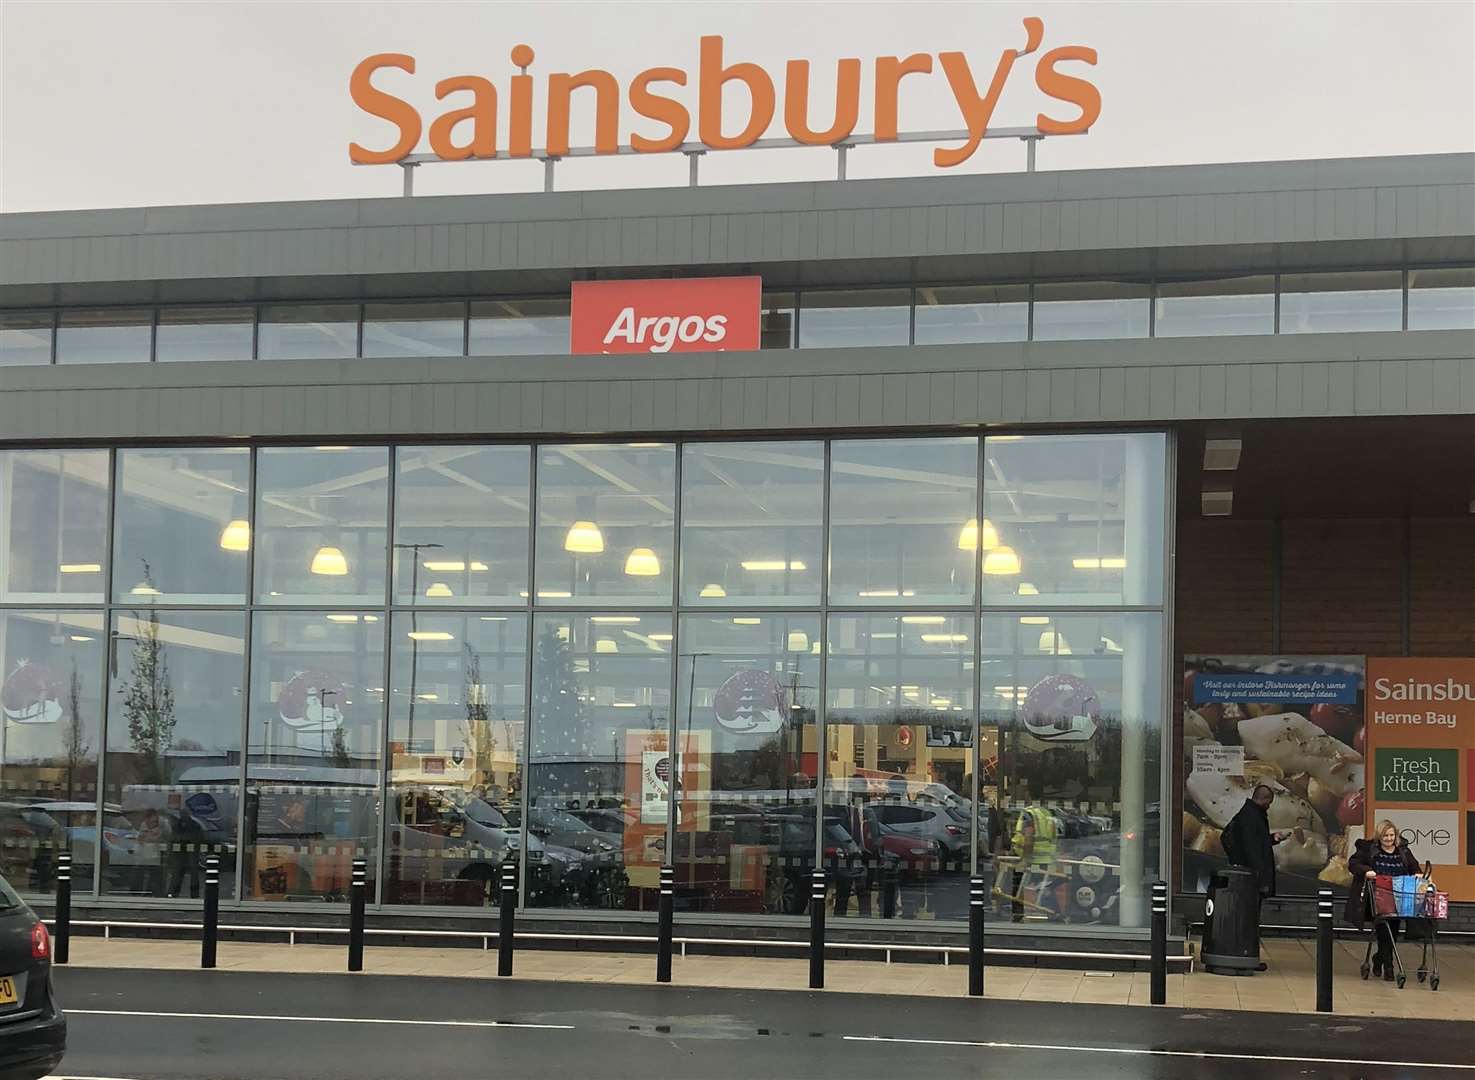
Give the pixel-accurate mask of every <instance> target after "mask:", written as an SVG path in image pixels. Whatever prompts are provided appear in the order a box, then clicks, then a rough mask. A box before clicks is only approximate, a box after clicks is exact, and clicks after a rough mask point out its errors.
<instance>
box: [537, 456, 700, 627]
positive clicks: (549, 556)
mask: <svg viewBox="0 0 1475 1080" xmlns="http://www.w3.org/2000/svg"><path fill="white" fill-rule="evenodd" d="M675 505H676V448H675V447H674V446H671V445H670V444H667V443H620V444H608V445H596V444H589V445H577V446H544V447H541V448H540V449H539V451H538V553H537V574H538V581H537V593H538V600H539V601H540V602H543V603H554V604H558V603H592V602H596V601H600V600H610V599H615V600H618V601H620V602H622V603H642V604H669V603H670V602H671V550H672V541H673V533H674V532H675V520H674V513H673V511H674V509H675Z"/></svg>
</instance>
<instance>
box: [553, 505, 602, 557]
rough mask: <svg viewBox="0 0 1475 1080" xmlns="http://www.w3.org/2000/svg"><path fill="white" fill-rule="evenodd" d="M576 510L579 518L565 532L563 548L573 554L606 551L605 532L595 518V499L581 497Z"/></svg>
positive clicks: (593, 553) (595, 553) (591, 553)
mask: <svg viewBox="0 0 1475 1080" xmlns="http://www.w3.org/2000/svg"><path fill="white" fill-rule="evenodd" d="M574 512H575V514H576V515H577V516H578V520H577V521H575V522H574V523H573V524H572V525H570V526H569V530H568V532H567V533H565V534H564V537H563V550H564V551H567V552H569V553H570V554H573V555H598V554H599V553H600V552H602V551H604V533H602V532H600V531H599V525H598V524H597V523H596V522H595V520H594V500H593V499H591V498H581V499H579V500H578V503H577V507H576V509H575V511H574Z"/></svg>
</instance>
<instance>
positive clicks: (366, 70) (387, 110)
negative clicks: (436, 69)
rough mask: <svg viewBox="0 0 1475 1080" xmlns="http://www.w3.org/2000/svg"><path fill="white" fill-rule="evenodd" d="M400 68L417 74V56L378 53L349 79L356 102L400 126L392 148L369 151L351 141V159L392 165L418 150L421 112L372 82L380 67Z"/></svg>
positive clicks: (355, 70)
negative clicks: (375, 86) (376, 87)
mask: <svg viewBox="0 0 1475 1080" xmlns="http://www.w3.org/2000/svg"><path fill="white" fill-rule="evenodd" d="M386 67H392V68H399V69H400V70H401V71H406V72H409V73H410V74H411V75H413V74H415V58H414V57H413V56H407V55H405V54H404V53H375V54H374V55H373V56H370V57H367V58H366V59H364V60H362V61H361V62H360V63H359V66H358V67H356V68H354V69H353V74H352V75H351V76H349V79H348V93H349V96H350V97H352V98H353V103H354V104H355V105H357V106H358V107H359V108H360V109H363V110H364V112H366V113H368V114H370V115H371V116H378V117H382V118H383V119H385V120H388V121H389V122H390V123H391V124H394V125H395V126H396V127H398V128H399V141H398V142H396V143H395V144H394V145H393V146H391V147H390V148H389V149H388V150H366V149H364V148H363V147H362V146H360V145H359V144H358V143H355V142H351V143H349V144H348V159H349V160H350V161H356V162H358V163H359V164H360V165H388V164H390V163H391V162H395V161H398V160H399V159H400V158H402V157H404V156H405V155H406V154H409V153H411V152H413V151H414V149H415V144H416V143H418V142H419V141H420V114H419V113H418V112H416V111H415V107H414V106H413V105H411V104H410V103H409V102H408V101H405V100H404V99H403V98H397V97H395V96H394V95H393V94H386V93H385V92H384V91H383V90H376V89H375V88H374V87H373V85H372V84H371V83H370V82H369V79H370V78H371V77H372V76H373V74H374V72H376V71H378V70H379V69H380V68H386Z"/></svg>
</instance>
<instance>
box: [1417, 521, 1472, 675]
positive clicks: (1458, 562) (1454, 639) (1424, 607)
mask: <svg viewBox="0 0 1475 1080" xmlns="http://www.w3.org/2000/svg"><path fill="white" fill-rule="evenodd" d="M1409 540H1410V543H1409V550H1410V553H1411V556H1412V562H1411V566H1410V570H1409V593H1410V613H1409V624H1410V625H1409V630H1410V635H1409V636H1410V638H1411V639H1412V640H1411V643H1410V644H1411V651H1412V653H1413V655H1414V656H1475V515H1471V516H1468V517H1464V518H1453V519H1447V520H1438V519H1421V520H1416V521H1414V522H1413V523H1412V526H1411V529H1410V536H1409Z"/></svg>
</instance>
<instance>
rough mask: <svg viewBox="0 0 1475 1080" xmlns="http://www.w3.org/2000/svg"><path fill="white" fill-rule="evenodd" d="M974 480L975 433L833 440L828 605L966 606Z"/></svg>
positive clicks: (970, 577)
mask: <svg viewBox="0 0 1475 1080" xmlns="http://www.w3.org/2000/svg"><path fill="white" fill-rule="evenodd" d="M977 478H978V440H977V439H865V440H853V441H838V442H836V443H835V444H834V445H833V447H832V449H831V452H830V603H832V604H870V605H891V606H895V605H896V603H897V602H898V601H899V600H900V601H901V602H903V603H947V604H961V603H968V602H970V601H971V600H972V598H973V594H974V587H975V586H974V579H975V577H976V575H975V573H974V564H973V560H974V557H975V556H974V553H975V551H976V550H977V545H978V540H977V537H976V535H975V534H976V532H977V516H978V503H977V490H978V488H977Z"/></svg>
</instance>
